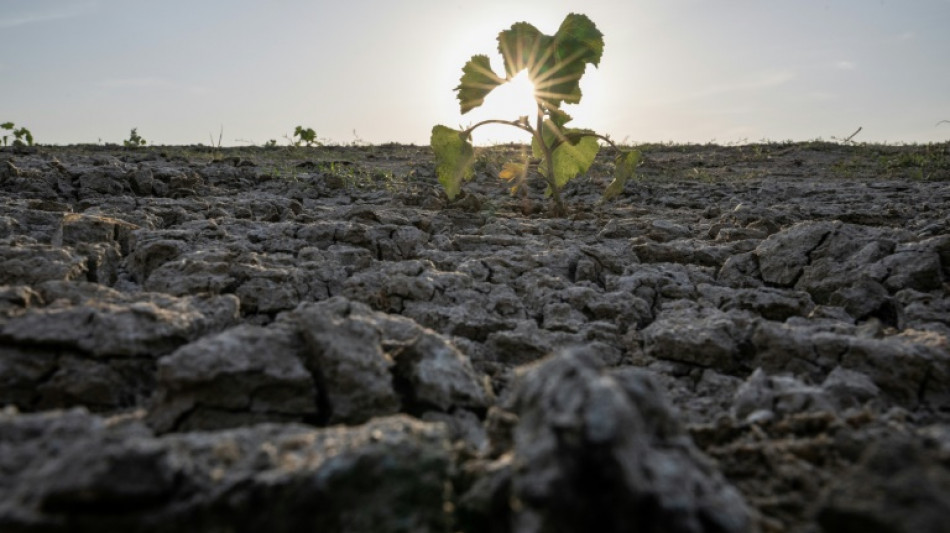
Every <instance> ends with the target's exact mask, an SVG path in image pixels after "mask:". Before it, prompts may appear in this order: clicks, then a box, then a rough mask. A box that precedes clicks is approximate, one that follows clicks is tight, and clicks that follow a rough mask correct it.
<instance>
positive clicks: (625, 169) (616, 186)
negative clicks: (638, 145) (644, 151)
mask: <svg viewBox="0 0 950 533" xmlns="http://www.w3.org/2000/svg"><path fill="white" fill-rule="evenodd" d="M638 163H640V151H639V150H632V151H630V152H624V153H622V154H620V155H618V156H617V158H616V159H614V179H613V181H611V182H610V184H609V185H607V189H605V190H604V200H609V199H611V198H613V197H615V196H618V195H620V193H622V192H623V187H624V185H626V184H627V180H629V179H631V178H633V176H634V174H635V171H636V168H637V164H638Z"/></svg>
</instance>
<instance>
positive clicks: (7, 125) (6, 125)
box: [0, 122, 13, 130]
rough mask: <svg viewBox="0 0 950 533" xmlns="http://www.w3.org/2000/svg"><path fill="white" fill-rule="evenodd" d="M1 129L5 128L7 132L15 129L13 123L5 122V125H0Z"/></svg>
mask: <svg viewBox="0 0 950 533" xmlns="http://www.w3.org/2000/svg"><path fill="white" fill-rule="evenodd" d="M0 128H3V129H5V130H12V129H13V123H12V122H4V123H3V124H0Z"/></svg>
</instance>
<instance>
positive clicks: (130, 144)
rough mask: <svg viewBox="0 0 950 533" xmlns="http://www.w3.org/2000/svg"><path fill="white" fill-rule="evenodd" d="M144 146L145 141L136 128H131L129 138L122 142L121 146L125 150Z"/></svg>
mask: <svg viewBox="0 0 950 533" xmlns="http://www.w3.org/2000/svg"><path fill="white" fill-rule="evenodd" d="M145 144H146V141H145V139H143V138H142V137H141V136H140V135H139V132H138V128H132V132H131V133H129V138H128V139H126V140H124V141H122V145H123V146H125V147H126V148H138V147H139V146H145Z"/></svg>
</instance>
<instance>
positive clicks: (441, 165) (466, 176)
mask: <svg viewBox="0 0 950 533" xmlns="http://www.w3.org/2000/svg"><path fill="white" fill-rule="evenodd" d="M430 144H431V145H432V151H433V152H434V153H435V173H436V176H438V178H439V183H441V184H442V187H444V188H445V194H447V195H448V197H449V199H450V200H451V199H454V198H455V197H456V196H457V195H458V193H459V191H460V190H461V189H462V182H463V181H467V180H470V179H472V176H473V175H474V172H473V170H472V163H473V162H474V161H475V148H474V147H473V146H472V143H471V142H470V141H469V138H468V136H467V135H465V134H464V133H463V132H461V131H458V130H453V129H452V128H448V127H445V126H435V127H433V128H432V138H431V140H430Z"/></svg>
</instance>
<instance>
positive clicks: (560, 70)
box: [498, 13, 604, 111]
mask: <svg viewBox="0 0 950 533" xmlns="http://www.w3.org/2000/svg"><path fill="white" fill-rule="evenodd" d="M603 37H604V36H603V34H602V33H601V32H600V31H599V30H598V29H597V27H596V26H595V25H594V23H593V22H591V20H590V19H589V18H587V17H586V16H584V15H578V14H574V13H572V14H570V15H568V16H567V17H565V18H564V21H563V22H562V23H561V27H560V28H558V31H557V33H556V34H554V35H553V36H550V35H545V34H543V33H541V32H540V31H538V29H537V28H535V27H534V26H532V25H531V24H528V23H527V22H518V23H516V24H513V25H512V26H511V28H509V29H507V30H504V31H502V32H501V33H499V34H498V51H499V52H500V53H501V55H502V57H503V58H504V59H505V74H506V75H507V76H508V79H511V78H512V77H513V76H515V75H516V74H517V73H519V72H521V71H522V70H524V69H528V77H529V78H530V79H531V82H532V83H533V84H534V87H535V96H536V97H538V99H539V100H540V101H541V104H542V107H544V109H545V110H546V111H551V110H554V109H558V108H560V107H561V104H563V103H570V104H576V103H578V102H580V100H581V88H580V79H581V77H582V76H583V75H584V70H585V69H586V66H587V64H588V63H590V64H592V65H594V66H597V65H598V64H600V58H601V56H602V55H603V52H604V38H603Z"/></svg>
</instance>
